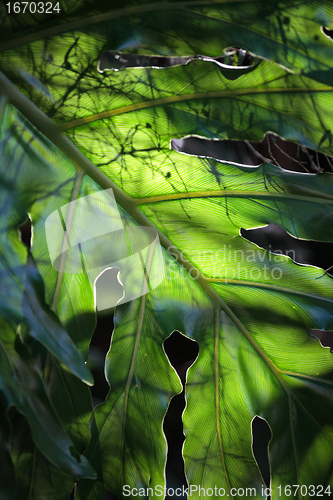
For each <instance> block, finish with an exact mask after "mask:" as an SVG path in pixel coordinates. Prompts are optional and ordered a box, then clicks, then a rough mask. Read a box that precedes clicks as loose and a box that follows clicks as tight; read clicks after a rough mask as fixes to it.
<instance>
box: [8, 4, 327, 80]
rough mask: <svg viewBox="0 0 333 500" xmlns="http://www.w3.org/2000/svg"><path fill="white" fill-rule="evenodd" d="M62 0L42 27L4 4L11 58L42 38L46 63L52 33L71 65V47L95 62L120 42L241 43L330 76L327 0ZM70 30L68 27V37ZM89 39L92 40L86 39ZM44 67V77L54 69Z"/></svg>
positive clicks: (173, 50)
mask: <svg viewBox="0 0 333 500" xmlns="http://www.w3.org/2000/svg"><path fill="white" fill-rule="evenodd" d="M61 3H62V5H61V13H60V15H59V16H58V17H56V16H52V19H51V21H50V22H49V23H47V21H48V19H47V15H44V19H43V18H42V17H41V14H39V23H40V24H39V26H38V24H37V23H36V18H35V17H34V16H31V15H30V16H29V15H27V14H26V15H25V16H24V17H25V19H24V22H23V23H21V27H20V24H18V26H17V25H16V23H17V20H18V19H17V18H18V17H19V16H18V15H16V16H13V14H11V16H10V15H8V14H7V12H6V10H7V9H5V8H4V7H2V11H3V15H2V19H3V20H2V29H1V38H2V40H3V42H2V43H1V44H0V50H2V51H4V50H9V49H11V48H12V47H15V49H16V52H12V53H9V54H8V57H10V60H11V61H12V62H13V61H16V62H17V61H18V57H20V55H23V54H24V52H25V50H26V49H25V48H24V45H26V44H27V43H28V42H31V41H35V40H43V43H42V44H39V45H40V48H41V49H42V50H44V53H43V55H42V53H41V52H39V54H40V56H41V55H42V57H43V58H44V63H43V64H45V62H48V61H49V62H51V63H52V64H56V65H57V61H56V58H55V57H54V52H53V51H51V52H50V51H49V50H48V49H49V47H48V43H46V44H44V39H45V38H49V37H50V36H51V37H52V38H53V40H54V41H56V44H58V45H59V44H61V45H62V46H63V47H64V48H65V47H66V49H65V52H66V58H65V60H64V61H62V62H63V63H64V64H63V67H64V68H66V67H67V69H68V67H70V66H71V65H72V57H73V55H74V54H76V55H77V54H78V53H81V54H82V55H86V56H88V57H89V59H90V61H91V62H92V61H93V57H91V56H95V57H96V55H97V57H98V56H100V55H101V53H102V51H103V50H107V49H113V50H119V49H120V48H122V47H130V48H133V47H134V48H135V50H136V51H139V53H143V54H144V53H149V54H161V55H176V54H178V55H182V56H183V55H194V54H196V53H199V54H204V55H206V56H211V57H212V56H220V55H221V54H222V51H223V49H224V48H226V47H242V48H244V49H246V50H249V51H251V52H252V53H254V54H256V55H259V56H261V57H264V58H266V59H272V60H274V61H275V62H277V63H279V64H281V65H282V66H284V67H287V68H289V69H291V70H293V71H296V72H303V73H304V74H307V75H308V76H311V77H313V78H315V79H317V80H318V81H322V82H324V83H329V84H330V83H331V81H332V63H331V60H332V54H333V46H332V42H331V40H330V39H329V38H328V37H326V36H325V35H324V34H323V33H322V31H321V29H320V27H321V26H328V27H331V23H332V16H333V8H332V5H331V2H329V1H319V0H305V1H302V2H300V1H299V0H290V1H285V0H270V2H267V1H265V0H236V1H230V0H211V1H207V0H195V1H191V0H188V1H184V2H178V1H172V2H156V1H155V2H151V3H149V2H148V1H143V2H133V1H127V2H118V1H116V2H112V6H110V5H109V4H106V3H105V2H103V1H97V2H90V1H82V2H78V3H76V2H75V3H74V2H67V1H66V2H61ZM235 5H236V7H235ZM12 10H13V6H12ZM39 10H40V9H39ZM21 16H22V14H21ZM45 23H47V24H45ZM33 27H34V28H33ZM24 28H26V29H24ZM29 28H30V29H29ZM68 32H73V35H72V36H71V38H68ZM71 39H72V42H71V41H70V40H71ZM79 39H80V43H78V40H79ZM89 39H90V40H92V39H93V44H91V43H90V44H89V45H88V43H89V42H88V40H89ZM75 40H76V41H75ZM51 43H52V42H51ZM92 45H93V46H92ZM22 46H23V49H22ZM17 48H18V50H17ZM86 48H88V50H86ZM82 49H83V50H82ZM29 50H30V49H29ZM20 52H21V54H20ZM98 52H99V53H98ZM30 54H31V53H30ZM49 54H51V56H52V59H51V60H50V59H48V58H49ZM35 61H36V60H35ZM82 62H83V61H82ZM47 73H48V75H47V78H49V75H50V73H51V71H48V72H47Z"/></svg>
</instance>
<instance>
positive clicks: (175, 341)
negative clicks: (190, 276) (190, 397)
mask: <svg viewBox="0 0 333 500" xmlns="http://www.w3.org/2000/svg"><path fill="white" fill-rule="evenodd" d="M164 350H165V353H166V355H167V356H168V359H169V361H170V363H171V365H172V366H173V367H174V369H175V370H176V372H177V373H178V376H179V378H180V380H181V381H182V384H183V391H182V392H181V394H178V395H177V396H174V397H173V398H172V400H171V402H170V404H169V408H168V411H167V413H166V415H165V417H164V422H163V431H164V434H165V437H166V440H167V443H168V456H167V464H166V478H167V488H182V487H183V486H184V488H186V487H187V482H186V477H185V468H184V459H183V456H182V447H183V443H184V440H185V436H184V432H183V422H182V413H183V411H184V409H185V390H184V386H185V380H186V372H187V370H188V369H189V367H190V366H191V365H192V364H193V363H194V361H195V360H196V358H197V356H198V353H199V345H198V343H197V342H195V341H193V340H190V339H189V338H187V337H185V336H184V335H182V334H181V333H179V332H176V331H175V332H173V333H172V334H171V335H170V337H168V338H167V339H166V340H165V341H164ZM166 498H168V497H166ZM177 498H178V497H177ZM179 498H181V497H179Z"/></svg>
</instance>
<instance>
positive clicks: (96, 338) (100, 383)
mask: <svg viewBox="0 0 333 500" xmlns="http://www.w3.org/2000/svg"><path fill="white" fill-rule="evenodd" d="M113 329H114V324H113V312H111V313H109V314H97V325H96V328H95V332H94V335H93V336H92V339H91V342H90V346H89V355H88V368H89V369H90V371H91V373H92V375H93V377H94V380H95V383H94V385H93V386H92V387H91V394H92V400H93V405H94V406H96V405H98V404H100V403H103V401H104V400H105V398H106V396H107V394H108V392H109V384H108V383H107V381H106V378H105V373H104V365H105V356H106V354H107V352H108V350H109V348H110V343H111V338H112V333H113Z"/></svg>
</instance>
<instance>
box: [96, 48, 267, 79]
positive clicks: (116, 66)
mask: <svg viewBox="0 0 333 500" xmlns="http://www.w3.org/2000/svg"><path fill="white" fill-rule="evenodd" d="M193 61H205V62H211V63H214V64H216V65H217V66H218V67H219V69H220V71H221V73H222V74H223V75H224V76H225V77H226V78H227V79H228V80H235V79H236V78H239V77H240V76H241V75H243V74H245V73H248V72H250V71H252V70H253V69H254V68H255V67H257V66H258V64H259V63H260V60H258V59H254V58H253V57H252V56H251V54H249V52H247V51H246V50H244V49H240V48H231V49H227V50H226V51H225V55H222V56H219V57H208V56H202V55H194V56H188V57H163V56H149V55H140V54H134V53H130V54H128V53H123V52H118V51H116V50H107V51H105V52H103V54H102V55H101V57H100V60H99V62H98V65H97V70H98V71H99V73H104V72H105V71H120V70H124V69H126V68H157V69H162V68H169V67H171V66H186V65H187V64H189V63H191V62H193Z"/></svg>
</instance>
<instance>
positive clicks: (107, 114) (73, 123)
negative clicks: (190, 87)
mask: <svg viewBox="0 0 333 500" xmlns="http://www.w3.org/2000/svg"><path fill="white" fill-rule="evenodd" d="M332 91H333V87H331V86H320V87H294V88H288V87H287V88H286V87H278V88H275V87H274V88H253V87H251V88H246V89H232V90H220V91H216V92H197V93H193V94H184V95H173V96H168V97H161V98H159V99H149V100H147V101H141V102H138V103H135V104H128V105H126V106H121V107H120V108H115V109H110V110H107V111H101V112H100V113H94V114H93V115H89V116H84V117H82V118H77V119H76V120H70V121H68V122H64V123H60V124H59V125H58V127H59V130H61V131H65V130H69V129H71V128H74V127H75V128H76V127H80V126H82V125H87V124H88V123H91V122H94V121H97V120H103V119H106V118H111V117H112V116H117V115H122V114H125V113H130V112H132V111H140V110H141V109H147V108H153V107H156V106H165V105H167V104H175V103H179V102H184V101H189V100H200V99H201V100H204V99H221V98H224V99H228V98H232V97H237V96H242V95H255V94H265V95H266V94H281V93H284V94H298V93H315V92H332Z"/></svg>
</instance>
